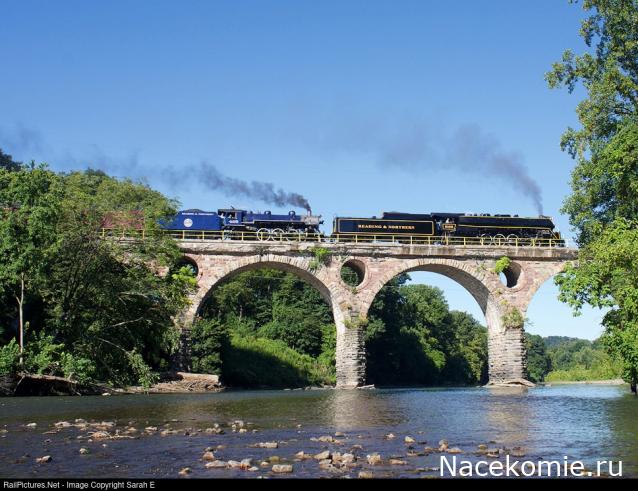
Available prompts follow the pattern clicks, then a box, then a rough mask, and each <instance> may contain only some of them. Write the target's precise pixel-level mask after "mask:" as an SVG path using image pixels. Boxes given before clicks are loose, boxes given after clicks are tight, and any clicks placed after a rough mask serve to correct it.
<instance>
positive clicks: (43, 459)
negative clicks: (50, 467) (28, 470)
mask: <svg viewBox="0 0 638 491" xmlns="http://www.w3.org/2000/svg"><path fill="white" fill-rule="evenodd" d="M51 460H53V458H52V457H51V456H50V455H45V456H43V457H38V458H37V459H35V461H36V462H37V463H38V464H46V463H48V462H51Z"/></svg>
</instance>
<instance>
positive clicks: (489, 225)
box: [162, 208, 565, 246]
mask: <svg viewBox="0 0 638 491" xmlns="http://www.w3.org/2000/svg"><path fill="white" fill-rule="evenodd" d="M322 223H323V220H322V219H321V216H320V215H312V214H307V215H298V214H297V213H296V212H294V211H290V212H288V214H282V215H277V214H273V213H271V212H270V211H265V212H263V213H253V212H252V211H247V210H240V209H235V208H224V209H219V210H217V211H203V210H198V209H192V210H183V211H180V212H179V213H178V214H177V215H176V216H175V217H174V218H173V219H172V220H170V221H167V222H164V223H162V227H163V228H165V229H166V230H168V231H170V232H171V233H172V234H173V235H175V236H176V237H177V236H178V235H180V234H181V236H182V237H183V238H215V237H218V238H225V239H242V240H258V241H269V240H270V241H271V240H314V239H319V240H322V239H324V240H328V241H330V240H334V241H361V242H366V241H368V242H388V241H389V242H401V243H405V242H410V243H428V244H437V243H458V241H459V239H462V240H463V242H464V243H466V242H467V241H469V242H470V243H478V244H481V245H490V244H494V243H497V244H508V243H514V244H517V245H536V244H547V245H553V246H564V245H565V242H564V240H563V239H562V238H561V235H560V233H559V232H558V230H557V229H556V226H555V225H554V222H553V220H552V219H551V217H548V216H543V215H541V216H536V217H520V216H518V215H506V214H496V215H493V214H489V213H480V214H468V213H422V214H419V213H401V212H383V213H382V214H381V216H380V217H376V216H373V217H335V219H334V221H333V227H332V233H331V235H329V236H324V235H322V234H321V232H320V230H319V226H320V225H321V224H322Z"/></svg>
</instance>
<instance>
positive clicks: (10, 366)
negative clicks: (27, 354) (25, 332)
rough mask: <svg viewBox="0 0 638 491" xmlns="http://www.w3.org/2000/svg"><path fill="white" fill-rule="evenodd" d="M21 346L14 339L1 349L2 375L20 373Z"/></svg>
mask: <svg viewBox="0 0 638 491" xmlns="http://www.w3.org/2000/svg"><path fill="white" fill-rule="evenodd" d="M19 361H20V346H18V343H16V340H15V339H12V340H11V341H9V342H8V343H7V344H5V345H4V346H2V347H1V348H0V375H11V374H13V373H16V372H17V371H18V363H19Z"/></svg>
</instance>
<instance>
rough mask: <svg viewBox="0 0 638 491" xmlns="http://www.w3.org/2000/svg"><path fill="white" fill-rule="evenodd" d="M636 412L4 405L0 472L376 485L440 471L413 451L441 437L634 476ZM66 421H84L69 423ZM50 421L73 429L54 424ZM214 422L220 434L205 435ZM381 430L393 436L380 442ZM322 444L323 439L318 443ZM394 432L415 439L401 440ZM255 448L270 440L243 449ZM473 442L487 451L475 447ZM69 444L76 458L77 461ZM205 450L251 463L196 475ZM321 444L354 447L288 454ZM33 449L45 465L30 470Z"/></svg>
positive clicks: (502, 393)
mask: <svg viewBox="0 0 638 491" xmlns="http://www.w3.org/2000/svg"><path fill="white" fill-rule="evenodd" d="M637 416H638V400H637V399H636V398H635V397H633V396H632V395H631V394H630V393H629V390H628V389H627V387H625V386H605V385H555V386H552V387H537V388H533V389H518V388H516V389H489V388H462V389H447V388H446V389H387V390H377V389H373V390H349V391H342V390H329V389H328V390H307V391H237V392H233V391H228V392H222V393H216V394H166V395H127V396H110V397H104V396H102V397H99V396H98V397H48V398H3V399H0V477H117V478H124V477H128V478H163V477H170V478H175V477H179V471H180V470H181V469H183V468H185V467H189V468H190V470H191V472H190V473H189V474H188V477H192V478H198V477H251V478H254V477H357V476H359V473H360V472H362V471H363V472H364V473H369V475H373V476H375V477H377V476H378V477H424V476H439V475H440V470H439V469H440V467H441V456H442V455H446V456H447V458H448V462H452V454H449V453H446V452H444V453H441V452H438V451H434V452H430V451H427V452H425V455H424V449H425V447H434V448H438V447H439V441H440V440H443V439H445V440H447V441H448V442H449V447H450V448H452V447H458V448H459V449H460V450H461V451H462V452H463V453H459V454H454V456H456V457H457V460H458V461H459V462H460V461H472V462H477V461H480V460H485V461H503V462H504V461H505V460H506V458H507V457H506V455H507V454H512V455H518V456H519V457H518V460H532V461H538V460H541V459H543V460H559V461H561V462H564V459H565V457H566V458H567V459H569V461H573V460H580V461H583V462H584V463H585V466H586V469H590V470H593V471H596V469H597V468H596V465H597V464H596V461H598V460H605V461H608V460H609V461H615V462H617V461H622V472H623V475H624V476H632V477H638V417H637ZM78 418H81V419H83V420H86V422H87V423H88V426H87V424H84V423H82V422H80V423H79V424H77V425H76V424H75V423H74V421H75V420H76V419H78ZM238 420H239V421H241V422H242V423H237V424H236V425H235V430H239V429H240V427H241V426H242V424H243V427H244V428H245V429H246V430H247V431H242V432H240V431H233V427H232V425H231V423H232V422H234V421H238ZM61 421H66V422H71V423H74V424H73V426H69V427H66V428H56V427H55V423H58V422H61ZM102 421H105V422H113V423H115V426H109V425H106V426H105V427H104V428H103V429H104V430H106V432H107V433H108V434H109V435H110V437H109V435H104V434H103V435H102V436H103V437H106V438H104V439H97V440H96V439H93V438H90V433H91V432H94V431H96V430H97V429H98V428H96V427H93V426H90V424H91V423H93V422H102ZM29 423H36V425H35V427H33V425H31V427H28V426H27V425H28V424H29ZM216 423H217V424H218V425H219V427H220V428H221V429H222V430H223V431H224V433H223V434H214V433H211V430H210V428H213V427H214V425H215V424H216ZM59 426H62V425H59ZM147 427H157V431H155V430H153V429H150V430H148V431H145V428H147ZM132 428H134V429H132ZM207 429H208V433H207V431H206V430H207ZM164 430H169V431H164ZM163 431H164V435H162V432H163ZM167 433H168V434H167ZM389 433H392V434H394V435H395V437H396V438H389V439H388V438H387V436H386V435H387V434H389ZM335 434H336V435H337V436H335ZM330 436H331V437H332V438H333V439H334V440H335V441H333V442H326V441H325V440H328V438H325V437H330ZM406 436H409V437H411V438H412V439H413V440H415V441H414V442H413V443H412V442H407V443H406V441H405V437H406ZM320 437H324V438H323V440H324V441H318V439H319V438H320ZM261 442H277V444H278V446H277V448H270V449H268V448H256V447H255V446H254V445H255V444H258V443H261ZM479 445H486V446H487V447H488V449H489V450H490V451H491V452H494V451H496V450H497V449H500V454H499V455H498V456H494V455H492V456H490V457H487V456H486V455H484V452H483V454H480V453H477V450H478V446H479ZM82 447H84V448H86V449H87V450H88V451H89V453H88V454H86V455H81V454H80V452H79V450H80V448H82ZM207 447H213V448H214V453H215V456H216V458H218V459H220V460H223V461H230V460H236V461H240V460H242V459H247V458H250V459H252V461H253V463H252V464H251V465H254V466H255V467H256V469H255V468H253V470H252V471H247V470H241V469H235V468H219V469H210V468H206V467H205V462H204V461H203V460H202V454H203V453H204V450H205V449H206V448H207ZM217 447H219V448H217ZM519 447H520V448H519ZM513 449H515V450H513ZM324 450H329V451H330V452H333V453H334V452H338V453H348V452H349V453H353V454H354V455H355V458H356V461H355V463H354V464H353V465H351V466H341V465H323V466H321V465H319V462H318V461H317V460H315V459H312V458H311V459H303V460H300V459H298V458H295V454H296V453H297V452H299V451H304V452H306V453H309V454H313V455H314V454H317V453H319V452H321V451H324ZM375 452H376V453H379V454H380V456H381V462H380V463H377V464H374V465H372V464H369V463H368V462H367V459H366V456H367V455H370V454H373V453H375ZM515 452H516V453H515ZM44 455H50V456H51V457H52V459H51V461H50V462H48V463H37V462H36V459H37V458H38V457H42V456H44ZM523 455H524V456H523ZM390 459H396V460H398V461H403V462H394V463H392V464H391V463H390ZM269 460H270V461H269ZM266 461H269V463H268V465H267V464H266ZM273 463H279V464H292V466H293V472H292V473H291V474H273V472H272V464H273ZM324 464H325V463H324ZM459 465H460V464H459ZM443 467H444V469H446V473H445V474H444V475H449V470H447V468H446V467H445V466H443ZM602 471H603V474H604V473H605V472H608V467H607V466H603V467H602ZM612 472H618V464H616V463H614V467H612Z"/></svg>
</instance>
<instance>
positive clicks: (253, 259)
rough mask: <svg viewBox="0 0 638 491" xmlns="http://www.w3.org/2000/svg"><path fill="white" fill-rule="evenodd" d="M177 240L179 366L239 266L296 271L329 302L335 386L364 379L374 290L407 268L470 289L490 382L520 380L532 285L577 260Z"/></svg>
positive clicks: (536, 251) (532, 253)
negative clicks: (182, 297) (196, 327)
mask: <svg viewBox="0 0 638 491" xmlns="http://www.w3.org/2000/svg"><path fill="white" fill-rule="evenodd" d="M179 245H180V248H181V250H182V251H183V252H184V255H185V257H186V259H187V260H188V261H189V262H192V263H193V264H194V265H195V266H196V267H197V271H198V273H197V285H198V288H197V290H196V292H195V293H194V294H193V296H192V298H191V304H190V307H189V308H188V310H187V311H186V312H185V313H184V314H183V316H182V318H181V319H180V324H181V327H182V329H183V336H182V339H183V343H182V350H181V352H180V357H179V360H178V364H179V365H180V368H181V369H182V370H186V371H188V370H189V368H190V356H189V351H190V350H189V346H188V345H189V339H190V336H189V333H190V331H189V329H190V325H191V324H192V322H193V320H194V319H195V316H196V315H197V312H198V311H199V309H200V308H201V306H202V304H203V302H205V300H206V298H207V297H208V295H209V294H210V292H211V291H212V290H213V289H214V287H215V286H216V285H217V284H219V283H220V282H221V281H224V280H227V279H229V278H231V277H232V276H234V275H237V274H239V273H241V272H243V271H247V270H251V269H258V268H273V269H279V270H283V271H287V272H291V273H294V274H296V275H297V276H299V277H300V278H302V279H303V280H305V281H306V282H308V283H309V284H311V285H312V286H314V287H315V288H317V290H319V292H320V293H321V295H322V296H323V298H324V299H325V300H326V301H327V302H328V304H329V305H330V306H331V308H332V311H333V314H334V321H335V324H336V326H337V347H336V372H337V387H342V388H351V387H357V386H361V385H363V384H365V363H366V360H365V346H364V329H365V325H366V319H367V314H368V309H369V308H370V306H371V304H372V301H373V300H374V298H375V296H376V294H377V293H378V292H379V290H381V288H382V287H383V286H384V285H385V284H386V283H387V282H388V281H390V280H391V279H392V278H394V277H395V276H396V275H398V274H400V273H405V272H411V271H429V272H434V273H440V274H442V275H444V276H447V277H448V278H451V279H452V280H454V281H456V282H457V283H459V284H460V285H461V286H463V287H464V288H465V289H466V290H467V291H469V293H470V294H471V295H472V296H473V297H474V298H475V299H476V301H477V302H478V304H479V305H480V307H481V309H482V311H483V313H484V314H485V319H486V322H487V329H488V365H489V383H490V384H493V385H498V384H511V383H526V381H525V377H526V368H527V366H526V353H525V345H524V331H523V323H524V317H525V313H526V311H527V307H528V305H529V303H530V301H531V300H532V297H533V296H534V294H535V293H536V291H537V290H538V288H539V287H540V286H541V285H542V284H543V283H544V282H545V281H546V280H547V279H549V278H551V277H552V276H554V275H555V274H556V273H559V272H560V271H562V270H563V268H564V267H565V265H566V264H567V263H568V262H570V261H575V259H576V253H577V251H576V249H571V248H564V247H514V246H478V245H476V246H444V245H403V244H390V243H388V244H378V243H377V244H370V243H367V244H355V243H350V244H343V243H320V244H319V243H312V242H268V243H263V242H250V241H247V242H243V241H220V240H217V241H204V240H181V241H179ZM318 247H321V248H322V249H324V250H327V251H329V254H327V257H326V260H325V261H323V262H318V261H317V248H318ZM324 254H326V253H325V252H324ZM501 257H508V258H509V259H510V266H509V267H508V269H507V270H506V271H505V272H504V274H505V276H506V278H507V285H505V284H504V282H502V281H501V279H500V277H499V275H498V274H497V273H496V272H495V264H496V261H497V260H498V259H499V258H501ZM344 265H348V266H350V267H351V268H352V269H354V270H355V271H356V272H357V275H358V277H359V280H360V283H359V285H358V286H356V287H353V286H350V285H347V284H346V283H344V281H343V280H342V279H341V268H342V267H343V266H344Z"/></svg>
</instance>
